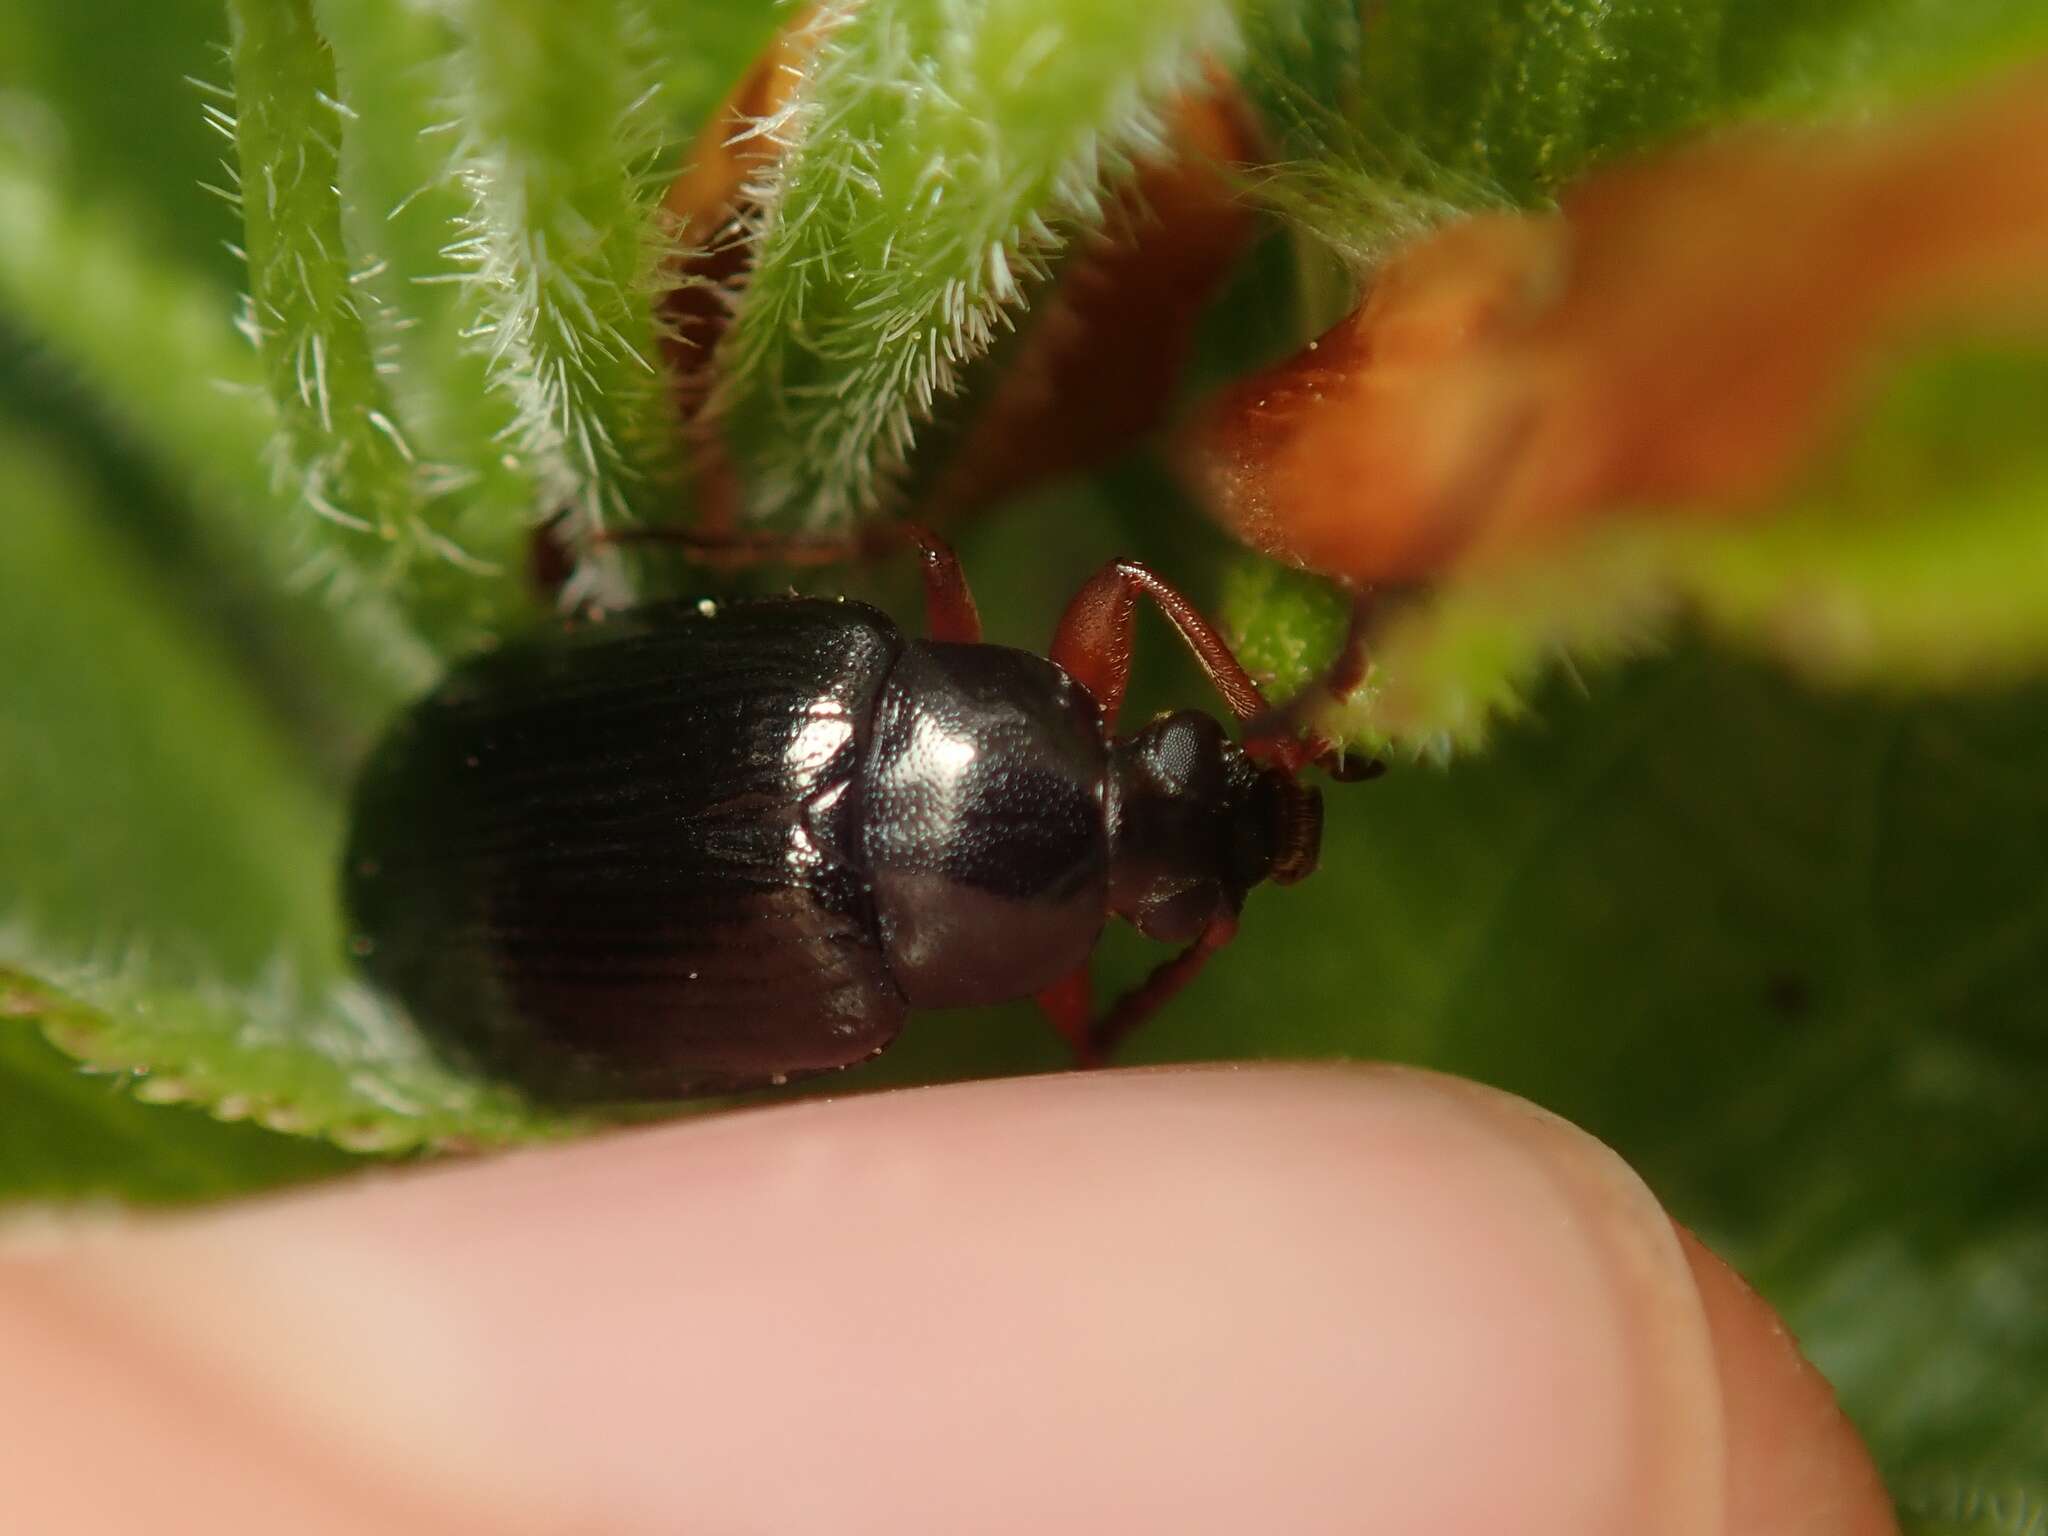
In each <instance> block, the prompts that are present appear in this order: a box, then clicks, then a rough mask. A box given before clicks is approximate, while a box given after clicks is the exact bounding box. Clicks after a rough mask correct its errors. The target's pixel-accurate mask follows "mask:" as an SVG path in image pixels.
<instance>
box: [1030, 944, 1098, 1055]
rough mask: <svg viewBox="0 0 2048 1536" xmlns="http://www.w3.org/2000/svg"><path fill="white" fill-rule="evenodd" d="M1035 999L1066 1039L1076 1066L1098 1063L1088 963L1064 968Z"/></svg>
mask: <svg viewBox="0 0 2048 1536" xmlns="http://www.w3.org/2000/svg"><path fill="white" fill-rule="evenodd" d="M1034 1001H1036V1002H1037V1004H1038V1011H1039V1012H1040V1013H1042V1014H1044V1015H1045V1017H1046V1021H1047V1022H1048V1023H1050V1024H1051V1025H1052V1027H1053V1028H1054V1029H1056V1030H1058V1031H1059V1034H1060V1038H1061V1039H1063V1040H1065V1041H1066V1042H1067V1045H1068V1047H1069V1048H1071V1049H1072V1051H1073V1053H1074V1065H1075V1066H1077V1067H1099V1066H1101V1065H1102V1061H1101V1059H1100V1058H1099V1057H1098V1056H1097V1055H1096V1054H1095V1040H1094V1030H1093V1027H1092V1026H1093V1023H1094V1017H1095V989H1094V987H1093V986H1091V985H1090V983H1089V979H1088V963H1087V962H1086V961H1085V960H1084V961H1083V962H1082V963H1081V964H1079V965H1077V966H1075V967H1074V969H1073V970H1071V971H1069V972H1067V974H1066V975H1064V976H1062V977H1061V978H1060V979H1059V980H1058V981H1056V982H1054V983H1053V984H1052V985H1051V986H1049V987H1047V988H1046V989H1045V990H1044V991H1043V992H1040V993H1039V994H1038V996H1037V998H1036V999H1034Z"/></svg>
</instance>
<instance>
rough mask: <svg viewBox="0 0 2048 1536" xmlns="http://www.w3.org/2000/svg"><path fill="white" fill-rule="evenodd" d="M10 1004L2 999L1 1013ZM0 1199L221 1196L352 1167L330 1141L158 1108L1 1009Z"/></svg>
mask: <svg viewBox="0 0 2048 1536" xmlns="http://www.w3.org/2000/svg"><path fill="white" fill-rule="evenodd" d="M4 1013H5V1009H4V1008H0V1015H4ZM0 1104H5V1105H6V1106H7V1113H6V1114H5V1115H4V1116H0V1206H4V1205H7V1204H9V1203H12V1202H15V1201H24V1200H35V1201H58V1200H63V1201H75V1200H97V1199H106V1198H119V1199H124V1200H134V1201H159V1200H164V1201H169V1200H205V1199H218V1198H220V1197H222V1196H225V1195H232V1194H236V1193H239V1192H241V1191H243V1190H246V1189H261V1188H265V1187H268V1186H271V1185H277V1184H287V1183H293V1182H296V1181H298V1180H301V1179H308V1178H314V1177H318V1176H319V1175H321V1174H325V1173H332V1172H335V1171H337V1170H339V1169H341V1168H344V1167H347V1166H348V1165H349V1163H350V1161H351V1160H350V1159H349V1158H348V1157H347V1156H346V1155H345V1154H343V1153H341V1152H340V1151H338V1150H336V1149H335V1148H333V1147H330V1146H327V1145H325V1144H324V1143H321V1142H317V1141H308V1140H306V1139H305V1138H303V1137H296V1136H280V1135H277V1134H275V1133H273V1132H269V1131H265V1130H263V1129H261V1128H260V1127H257V1126H253V1125H224V1124H222V1123H221V1122H219V1121H217V1120H214V1119H211V1118H209V1117H208V1116H206V1115H204V1114H202V1113H200V1112H199V1111H197V1110H191V1109H186V1110H175V1109H158V1108H154V1107H152V1106H150V1105H148V1104H144V1103H142V1102H141V1101H139V1100H137V1099H136V1098H134V1097H133V1096H132V1095H131V1094H130V1093H128V1092H127V1091H126V1089H125V1086H124V1085H123V1084H122V1083H121V1082H120V1081H119V1080H117V1079H113V1078H107V1077H96V1076H93V1075H90V1074H88V1073H87V1072H85V1071H83V1070H81V1068H80V1067H79V1065H78V1063H77V1062H76V1061H74V1060H72V1058H71V1057H69V1056H67V1055H65V1054H64V1053H63V1052H61V1051H59V1050H57V1049H56V1048H55V1047H54V1046H52V1045H50V1044H49V1043H48V1042H47V1041H46V1040H44V1039H43V1038H42V1037H41V1036H40V1035H39V1034H37V1032H36V1031H35V1030H34V1029H33V1028H31V1027H29V1026H28V1025H26V1024H23V1023H21V1022H20V1021H18V1020H11V1019H7V1018H5V1017H0Z"/></svg>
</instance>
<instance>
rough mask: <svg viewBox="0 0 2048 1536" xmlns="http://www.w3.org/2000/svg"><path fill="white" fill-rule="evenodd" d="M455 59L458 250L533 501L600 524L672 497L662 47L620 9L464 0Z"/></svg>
mask: <svg viewBox="0 0 2048 1536" xmlns="http://www.w3.org/2000/svg"><path fill="white" fill-rule="evenodd" d="M455 15H456V16H457V17H458V19H459V22H460V25H461V30H462V39H461V45H460V47H459V50H458V52H457V55H456V58H455V60H454V65H453V67H454V69H455V71H456V76H457V79H458V82H459V84H458V91H459V95H458V105H459V109H460V121H461V131H462V133H463V134H464V142H463V144H462V146H461V148H462V153H463V177H464V180H465V182H466V184H467V185H468V187H469V189H470V191H471V193H472V196H473V199H474V205H473V209H472V211H471V213H470V215H469V220H468V227H467V233H466V238H465V239H464V240H463V241H462V242H461V243H460V244H459V245H458V246H457V248H456V252H457V255H458V256H459V258H460V259H461V260H462V261H463V262H464V264H465V265H466V266H467V267H468V268H469V270H470V274H471V276H470V281H471V282H472V283H473V284H474V285H475V290H476V293H475V302H476V304H477V306H478V308H479V310H480V312H481V313H480V318H479V320H478V322H477V329H478V331H479V333H480V334H479V339H480V340H481V341H482V342H483V343H484V345H485V347H486V350H487V353H488V356H489V358H490V362H491V370H490V372H491V378H492V381H493V383H494V385H495V386H496V387H497V388H498V389H499V390H500V391H502V392H503V393H504V395H505V396H506V397H507V399H508V400H509V401H510V404H511V411H512V429H511V432H510V435H509V440H510V442H511V443H512V444H513V445H514V447H515V449H516V451H517V453H518V454H519V456H520V458H521V460H522V461H523V467H524V472H525V473H526V474H528V475H529V476H531V478H532V479H533V481H534V483H535V485H536V487H537V489H538V493H539V496H540V501H539V503H538V507H537V509H536V510H537V512H538V513H539V514H540V515H547V514H551V513H553V512H555V511H557V510H559V509H563V508H570V509H574V510H575V511H576V512H577V513H579V514H580V515H581V517H582V518H583V519H585V520H587V521H588V522H591V523H593V524H600V525H601V524H602V522H603V521H604V520H605V519H606V518H607V517H624V516H629V515H631V514H632V513H633V512H634V511H635V509H642V510H644V509H645V508H647V507H648V506H650V505H652V504H655V503H657V502H658V501H659V500H660V499H661V498H662V497H663V496H664V495H672V494H673V493H674V481H675V477H676V473H677V469H676V464H675V455H676V451H677V443H676V439H677V435H678V434H677V427H676V419H675V410H674V406H673V404H672V401H671V395H670V389H669V386H668V383H667V380H666V373H665V369H664V367H663V364H662V362H661V359H660V356H659V354H658V352H657V349H656V347H655V338H654V327H653V320H652V307H653V301H654V297H655V295H656V294H657V292H658V290H659V288H660V285H661V279H660V271H659V268H660V262H661V259H662V257H663V255H664V254H665V251H664V248H663V245H662V243H661V241H660V239H659V233H658V231H657V229H656V228H655V224H654V218H653V213H654V208H655V205H656V203H657V202H658V201H659V198H660V194H661V191H662V187H663V181H664V177H665V176H666V175H669V174H673V171H674V169H675V167H674V166H672V165H668V164H666V163H665V162H664V151H665V150H666V149H667V148H668V146H669V139H668V135H667V118H666V113H665V111H664V108H663V103H662V100H661V96H662V79H661V72H660V70H659V69H658V68H657V61H656V58H655V55H654V46H655V36H654V34H653V33H652V32H651V31H650V29H649V28H648V26H647V25H646V24H645V22H644V21H643V19H642V16H641V13H640V10H639V7H637V6H636V5H634V4H632V3H630V0H591V3H589V4H579V5H576V6H573V7H570V6H563V5H558V4H554V3H551V0H466V3H464V4H461V5H458V6H457V7H456V8H455Z"/></svg>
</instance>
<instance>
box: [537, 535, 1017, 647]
mask: <svg viewBox="0 0 2048 1536" xmlns="http://www.w3.org/2000/svg"><path fill="white" fill-rule="evenodd" d="M593 537H594V540H595V542H598V543H603V544H661V545H666V546H668V547H669V548H672V549H680V550H682V551H684V552H685V553H686V554H688V555H689V557H690V558H691V559H692V560H695V561H696V562H697V563H698V564H700V565H708V566H725V567H729V568H730V567H741V568H743V567H747V566H755V565H790V566H816V565H846V564H849V563H851V562H853V561H856V560H870V559H874V558H876V557H878V556H881V555H885V554H889V553H892V552H893V551H895V550H896V549H898V548H900V547H901V546H902V545H903V544H905V543H912V544H915V545H916V546H917V548H918V558H919V563H920V574H921V575H922V576H923V578H924V613H925V626H926V629H927V630H928V632H929V634H930V638H932V639H934V640H951V641H957V642H959V643H962V644H967V645H972V644H975V643H976V642H978V641H979V640H980V639H981V614H980V613H979V611H977V610H976V608H975V606H974V593H973V592H972V591H971V590H970V589H969V588H968V585H967V578H966V576H965V575H964V574H963V573H962V571H961V569H960V561H959V558H958V557H957V556H956V555H955V554H954V553H953V550H952V547H951V546H950V545H948V544H947V543H946V542H945V541H944V540H942V539H940V538H939V537H938V536H937V535H936V534H934V533H932V532H931V530H930V529H928V528H924V527H921V526H919V525H917V524H915V523H881V524H871V525H869V526H868V527H866V528H863V529H861V530H860V531H859V532H857V533H852V534H790V533H772V532H747V533H731V532H715V531H709V530H706V529H702V528H694V527H693V528H671V527H662V526H658V525H657V526H653V527H634V528H614V529H609V530H607V531H605V532H603V533H599V534H596V535H594V536H593ZM537 547H542V546H537ZM547 547H548V548H549V549H550V553H552V552H553V551H552V547H551V546H547Z"/></svg>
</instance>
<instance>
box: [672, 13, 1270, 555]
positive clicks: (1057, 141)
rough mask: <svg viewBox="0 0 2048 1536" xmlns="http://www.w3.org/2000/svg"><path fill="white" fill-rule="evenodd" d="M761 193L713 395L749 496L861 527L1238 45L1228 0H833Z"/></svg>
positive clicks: (815, 522) (763, 513) (785, 511)
mask: <svg viewBox="0 0 2048 1536" xmlns="http://www.w3.org/2000/svg"><path fill="white" fill-rule="evenodd" d="M821 31H822V33H823V37H824V40H823V42H822V43H821V44H820V46H819V51H818V56H817V59H816V62H815V65H814V66H813V67H812V69H811V70H810V71H809V72H808V73H807V74H806V76H805V79H804V81H803V83H802V85H801V87H800V88H799V91H798V94H797V97H796V100H795V102H794V103H793V105H792V106H791V108H790V110H789V111H788V113H787V114H786V115H785V116H784V118H783V119H781V120H778V121H776V122H773V123H769V124H765V125H763V130H762V131H764V132H768V133H772V134H773V135H775V136H776V137H777V138H778V139H780V140H784V141H786V142H787V146H788V147H787V149H786V152H785V153H784V154H783V155H782V156H781V157H780V159H779V160H778V162H777V165H776V167H775V169H774V171H773V172H772V173H771V174H770V175H769V177H768V178H767V179H766V181H765V182H764V184H763V186H762V187H761V188H760V189H759V200H760V205H761V206H760V212H759V215H758V218H759V225H760V229H759V237H758V239H759V245H758V260H757V265H756V269H755V271H754V274H753V276H752V277H751V279H750V280H749V282H748V284H747V287H746V290H745V292H744V295H743V296H742V298H741V300H740V303H739V306H738V310H737V314H736V316H735V320H734V323H733V326H732V329H731V331H730V332H729V333H728V335H727V337H726V339H725V341H724V342H723V344H722V346H721V348H720V352H719V355H718V359H717V369H718V376H719V378H718V388H717V393H716V394H715V396H714V398H713V401H712V403H711V406H710V408H709V409H710V414H711V415H712V416H713V417H714V418H715V419H716V420H717V422H718V424H719V426H720V427H721V428H722V430H723V431H724V433H725V435H726V437H727V440H728V442H729V445H730V446H731V448H732V450H733V453H734V457H735V459H736V461H737V466H738V469H739V472H740V477H741V481H742V484H743V486H744V488H745V493H746V495H747V497H748V498H749V501H750V503H751V507H752V510H753V512H754V513H755V515H757V516H759V517H761V518H764V519H770V520H775V521H780V522H782V523H784V524H798V525H802V526H805V527H808V528H814V529H815V528H829V527H836V526H844V525H845V524H846V523H848V522H849V521H850V520H851V519H853V518H854V517H856V516H858V515H859V514H860V513H862V512H864V511H866V510H868V509H869V508H870V507H871V506H872V505H873V504H874V503H875V502H876V501H877V500H878V499H879V498H880V497H881V496H882V495H883V494H884V492H885V491H886V490H887V488H888V486H889V485H890V483H891V481H892V479H893V477H894V476H895V475H896V474H897V473H898V472H899V471H900V470H901V469H902V468H903V465H904V463H905V461H906V459H907V457H908V455H909V452H910V448H911V442H912V438H913V435H914V433H915V429H916V426H917V423H918V422H919V421H920V420H921V419H922V418H923V417H924V416H925V415H927V414H928V413H929V412H930V410H931V409H932V406H933V402H934V401H935V400H936V399H937V398H938V397H939V396H942V395H944V394H946V393H947V392H949V391H950V390H951V389H952V388H953V387H954V385H955V383H956V382H957V380H958V377H959V372H960V369H961V367H962V366H963V365H964V364H965V363H967V362H968V361H970V360H972V359H973V358H975V357H977V356H979V355H980V354H981V353H982V352H983V351H985V350H986V349H987V347H988V346H989V344H990V341H991V340H992V338H993V336H994V335H995V333H996V331H997V330H998V329H999V328H1001V327H1002V326H1004V325H1005V324H1006V323H1007V322H1008V319H1009V316H1010V314H1011V312H1012V311H1013V310H1014V309H1015V308H1016V307H1018V306H1019V305H1021V304H1022V303H1023V301H1024V296H1025V290H1026V287H1027V286H1028V285H1029V284H1030V282H1031V281H1032V280H1033V279H1034V278H1035V277H1038V276H1040V275H1042V274H1043V272H1044V270H1045V265H1046V263H1047V262H1048V261H1049V260H1050V259H1051V258H1052V257H1053V255H1054V254H1055V252H1056V251H1057V250H1058V249H1059V247H1060V245H1061V243H1062V241H1063V240H1064V239H1066V238H1068V237H1069V236H1070V235H1071V234H1072V233H1073V231H1074V230H1075V229H1076V228H1087V227H1091V226H1093V225H1094V224H1096V223H1098V222H1099V221H1100V219H1101V216H1102V199H1103V195H1104V183H1105V180H1106V179H1109V180H1113V179H1115V178H1116V177H1117V176H1118V175H1119V174H1120V173H1121V171H1122V170H1123V169H1124V168H1126V167H1127V165H1128V161H1129V157H1130V155H1131V154H1133V153H1134V152H1138V151H1141V150H1143V149H1146V148H1148V147H1153V146H1155V145H1156V143H1157V134H1158V124H1157V122H1156V121H1155V117H1154V110H1153V109H1154V108H1155V107H1156V106H1157V104H1158V103H1159V102H1160V100H1161V99H1162V98H1163V97H1164V96H1165V95H1166V94H1167V93H1168V92H1170V91H1172V90H1174V89H1175V88H1177V87H1179V86H1183V85H1188V84H1192V83H1194V82H1195V81H1197V80H1198V79H1199V78H1200V69H1201V66H1202V64H1203V62H1204V60H1205V59H1208V58H1211V57H1224V56H1227V55H1228V54H1229V53H1231V52H1232V51H1233V50H1234V48H1235V46H1236V30H1235V24H1234V20H1233V16H1232V13H1231V10H1230V8H1229V7H1228V6H1227V5H1225V4H1223V3H1222V0H1132V3H1129V4H1122V5H1113V6H1106V5H1096V4H1092V3H1086V0H1054V3H1046V0H972V3H969V0H899V3H892V4H886V5H864V6H849V7H844V8H842V9H837V10H833V11H831V12H830V14H829V15H828V16H827V18H826V19H825V21H824V22H822V23H821Z"/></svg>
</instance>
